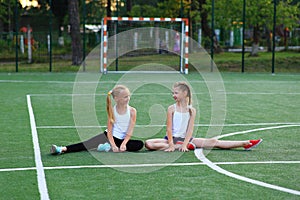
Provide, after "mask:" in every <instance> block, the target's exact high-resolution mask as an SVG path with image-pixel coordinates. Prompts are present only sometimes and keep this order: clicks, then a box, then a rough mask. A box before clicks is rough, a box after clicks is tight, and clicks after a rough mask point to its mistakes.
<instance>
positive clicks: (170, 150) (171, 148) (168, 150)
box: [165, 146, 175, 152]
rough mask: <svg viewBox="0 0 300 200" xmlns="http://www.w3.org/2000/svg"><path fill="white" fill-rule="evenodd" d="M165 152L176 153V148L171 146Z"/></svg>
mask: <svg viewBox="0 0 300 200" xmlns="http://www.w3.org/2000/svg"><path fill="white" fill-rule="evenodd" d="M165 151H166V152H173V151H175V147H174V146H170V147H169V148H167V149H166V150H165Z"/></svg>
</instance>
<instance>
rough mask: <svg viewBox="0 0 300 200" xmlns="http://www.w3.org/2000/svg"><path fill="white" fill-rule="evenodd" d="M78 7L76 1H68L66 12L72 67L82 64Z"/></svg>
mask: <svg viewBox="0 0 300 200" xmlns="http://www.w3.org/2000/svg"><path fill="white" fill-rule="evenodd" d="M78 7H79V6H78V0H71V1H68V12H69V20H70V26H71V39H72V65H80V64H81V62H82V44H81V36H80V20H79V9H78Z"/></svg>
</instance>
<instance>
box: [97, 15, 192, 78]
mask: <svg viewBox="0 0 300 200" xmlns="http://www.w3.org/2000/svg"><path fill="white" fill-rule="evenodd" d="M107 21H132V22H139V21H140V22H181V26H182V35H183V37H181V47H182V48H180V57H181V62H180V72H181V73H185V74H188V62H189V61H188V54H189V37H188V35H189V21H188V19H187V18H160V17H105V18H103V19H102V29H101V39H102V43H101V53H100V54H101V55H100V67H101V69H100V72H102V73H104V74H106V73H107V67H108V66H107V60H108V58H107V55H108V54H107V51H108V30H107V28H108V27H107ZM183 61H184V62H183ZM183 63H184V64H183Z"/></svg>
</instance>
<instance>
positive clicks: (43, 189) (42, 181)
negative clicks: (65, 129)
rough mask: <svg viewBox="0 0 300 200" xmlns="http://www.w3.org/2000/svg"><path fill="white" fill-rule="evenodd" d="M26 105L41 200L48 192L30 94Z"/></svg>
mask: <svg viewBox="0 0 300 200" xmlns="http://www.w3.org/2000/svg"><path fill="white" fill-rule="evenodd" d="M27 105H28V112H29V118H30V126H31V134H32V142H33V148H34V158H35V165H36V171H37V182H38V188H39V193H40V197H41V199H42V200H48V199H49V194H48V189H47V184H46V178H45V172H44V167H43V163H42V159H41V151H40V146H39V139H38V134H37V129H36V123H35V118H34V113H33V109H32V105H31V99H30V95H27Z"/></svg>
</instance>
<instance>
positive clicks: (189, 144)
mask: <svg viewBox="0 0 300 200" xmlns="http://www.w3.org/2000/svg"><path fill="white" fill-rule="evenodd" d="M176 144H183V142H182V141H178V142H176ZM187 148H188V150H195V149H196V145H195V144H194V143H192V142H189V143H188V144H187Z"/></svg>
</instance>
